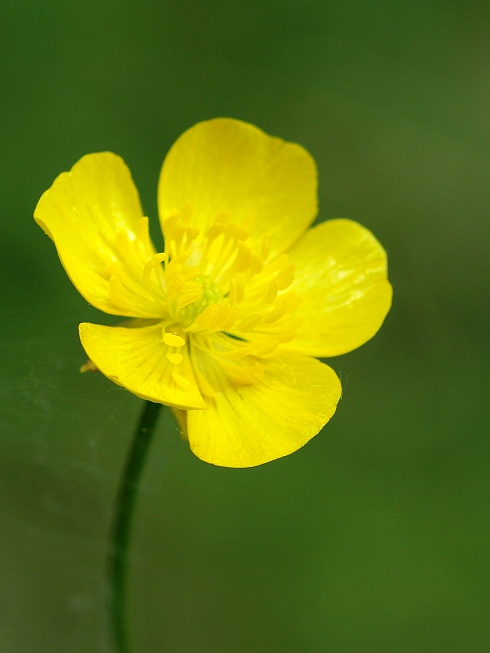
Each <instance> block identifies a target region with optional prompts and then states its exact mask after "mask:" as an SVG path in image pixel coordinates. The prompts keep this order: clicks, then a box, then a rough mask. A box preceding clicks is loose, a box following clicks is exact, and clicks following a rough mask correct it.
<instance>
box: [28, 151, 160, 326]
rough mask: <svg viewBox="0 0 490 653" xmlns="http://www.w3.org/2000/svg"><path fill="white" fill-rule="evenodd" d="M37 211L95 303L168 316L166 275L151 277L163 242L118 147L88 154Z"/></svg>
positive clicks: (138, 313)
mask: <svg viewBox="0 0 490 653" xmlns="http://www.w3.org/2000/svg"><path fill="white" fill-rule="evenodd" d="M34 217H35V219H36V222H37V223H38V224H39V225H40V226H41V228H42V229H44V231H45V232H46V233H47V234H48V235H49V236H50V237H51V238H52V240H53V241H54V243H55V245H56V249H57V250H58V255H59V257H60V259H61V262H62V263H63V266H64V267H65V269H66V271H67V273H68V276H69V277H70V279H71V280H72V282H73V283H74V285H75V286H76V288H77V289H78V291H79V292H80V293H81V294H82V295H83V296H84V297H85V299H86V300H87V301H88V302H90V303H91V304H93V305H94V306H96V307H97V308H99V309H101V310H102V311H105V312H106V313H112V314H115V315H127V316H129V317H145V318H152V317H162V306H163V305H164V296H163V295H162V291H161V285H160V283H159V279H158V278H157V277H156V276H155V275H152V277H151V279H150V280H149V281H148V279H147V280H146V281H145V279H144V277H143V270H144V268H145V264H146V262H147V261H148V259H149V258H150V257H151V256H153V255H154V254H155V249H154V247H153V245H152V243H151V240H150V237H149V234H148V225H147V219H146V218H143V213H142V210H141V205H140V200H139V196H138V191H137V190H136V187H135V185H134V183H133V180H132V178H131V173H130V172H129V170H128V168H127V167H126V165H125V163H124V162H123V160H122V159H121V158H120V157H118V156H116V155H115V154H112V153H111V152H101V153H98V154H88V155H86V156H84V157H83V158H82V159H80V161H78V163H76V164H75V165H74V166H73V168H72V169H71V171H70V172H64V173H62V174H61V175H59V177H57V179H56V180H55V181H54V183H53V185H52V186H51V188H49V189H48V190H47V191H46V192H45V193H44V194H43V196H42V197H41V199H40V200H39V202H38V205H37V207H36V210H35V213H34ZM147 277H148V275H147ZM111 279H112V281H111Z"/></svg>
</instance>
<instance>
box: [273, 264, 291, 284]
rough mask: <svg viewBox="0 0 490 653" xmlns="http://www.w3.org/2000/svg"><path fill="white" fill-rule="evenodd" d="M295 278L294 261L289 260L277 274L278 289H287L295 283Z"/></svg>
mask: <svg viewBox="0 0 490 653" xmlns="http://www.w3.org/2000/svg"><path fill="white" fill-rule="evenodd" d="M293 280H294V263H292V262H289V263H288V264H287V265H286V266H285V267H284V268H283V269H282V270H281V271H280V272H278V274H277V275H276V283H277V289H278V290H285V289H286V288H287V287H288V286H290V285H291V284H292V283H293Z"/></svg>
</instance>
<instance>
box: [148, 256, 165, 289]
mask: <svg viewBox="0 0 490 653" xmlns="http://www.w3.org/2000/svg"><path fill="white" fill-rule="evenodd" d="M167 259H168V256H167V255H166V254H165V253H161V254H155V255H154V256H152V257H151V258H150V259H149V261H147V263H146V265H145V267H144V268H143V279H144V280H145V283H146V284H148V283H150V277H151V273H152V272H153V269H154V268H155V267H156V266H157V265H159V264H160V263H163V261H166V260H167Z"/></svg>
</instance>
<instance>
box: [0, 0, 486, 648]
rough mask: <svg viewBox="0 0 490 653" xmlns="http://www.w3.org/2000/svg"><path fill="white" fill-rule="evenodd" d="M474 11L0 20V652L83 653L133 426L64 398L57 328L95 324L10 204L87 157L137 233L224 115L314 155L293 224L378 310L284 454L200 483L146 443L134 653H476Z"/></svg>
mask: <svg viewBox="0 0 490 653" xmlns="http://www.w3.org/2000/svg"><path fill="white" fill-rule="evenodd" d="M489 14H490V10H489V6H488V5H484V4H482V3H480V2H477V1H476V0H449V1H448V0H409V1H405V2H400V3H394V2H386V1H382V0H373V1H371V2H368V1H366V0H364V1H363V0H361V1H357V2H354V1H353V0H332V1H324V0H311V1H305V0H303V1H300V0H281V1H279V0H271V1H264V0H263V1H262V2H259V1H253V0H241V1H237V0H207V1H206V2H199V1H198V0H162V1H156V0H154V1H151V0H142V1H140V2H135V1H133V2H128V1H123V2H116V1H115V0H97V1H95V0H88V1H86V2H83V3H80V2H72V1H70V0H68V1H67V0H65V1H63V2H61V1H60V0H52V1H51V0H50V1H49V2H37V1H34V0H31V1H27V0H18V1H17V2H15V3H14V2H7V1H6V0H3V2H1V4H0V44H1V45H0V62H1V63H0V66H1V78H0V92H1V99H0V119H1V131H2V139H1V140H2V146H1V148H0V160H1V176H0V184H1V211H0V221H1V222H0V224H1V235H0V248H1V254H0V266H1V268H2V273H1V274H2V276H1V280H2V281H1V284H0V301H1V307H2V309H1V310H2V313H1V315H2V318H1V322H0V349H1V356H2V359H1V360H2V364H1V367H0V400H1V412H0V432H1V439H0V447H1V476H0V521H1V524H0V649H1V650H2V651H5V652H7V651H8V652H9V653H72V652H73V653H82V652H88V651H90V652H91V653H102V652H109V651H110V646H109V641H108V635H107V626H106V621H105V612H104V592H105V580H104V571H105V552H106V536H107V530H108V527H109V523H110V518H111V511H112V501H113V497H114V493H115V490H116V486H117V482H118V479H119V476H120V473H121V468H122V465H123V461H124V458H125V455H126V452H127V449H128V445H129V442H130V438H131V432H132V429H133V424H134V423H135V421H136V419H137V416H138V414H139V411H140V407H141V401H140V400H139V399H137V398H136V397H134V396H132V395H130V394H129V393H127V392H126V391H125V390H123V389H121V388H119V387H116V386H115V385H113V384H111V383H110V382H109V381H107V380H106V379H105V378H104V377H102V376H101V375H90V374H86V375H80V374H79V372H78V369H79V366H80V365H81V364H82V363H83V362H84V360H85V359H84V354H83V351H82V348H81V346H80V344H79V341H78V335H77V324H78V323H79V322H80V321H85V320H88V321H93V322H101V323H106V324H107V323H108V318H107V317H106V316H104V315H102V314H100V313H99V312H98V311H96V310H95V309H93V308H91V307H90V306H88V305H87V304H86V302H85V301H84V300H83V299H82V298H81V297H80V296H79V295H78V293H77V292H76V290H75V289H74V288H73V287H72V286H71V284H70V282H69V280H68V278H67V277H66V275H65V273H64V271H63V270H62V268H61V265H60V263H59V261H58V259H57V256H56V254H55V250H54V247H53V245H52V243H51V242H50V241H49V239H48V238H47V237H46V236H44V235H43V234H42V232H41V230H40V229H39V228H38V227H37V226H36V225H35V223H34V221H33V220H32V217H31V216H32V212H33V209H34V206H35V204H36V202H37V200H38V198H39V197H40V195H41V193H42V192H43V191H44V190H45V189H46V188H48V186H50V185H51V183H52V181H53V179H54V178H55V176H56V175H58V174H59V173H60V172H61V171H63V170H67V169H69V168H70V167H71V166H72V165H73V164H74V163H75V161H77V160H78V159H79V158H80V157H81V156H82V155H83V154H85V153H87V152H92V151H100V150H106V149H108V150H112V151H114V152H117V153H118V154H120V155H122V156H123V157H124V159H125V160H126V162H127V163H128V165H129V166H130V168H131V170H132V172H133V175H134V178H135V181H136V183H137V186H138V188H139V190H140V193H141V196H142V201H143V206H144V208H145V211H146V212H147V214H148V215H150V217H151V219H152V220H153V226H152V228H153V232H154V233H155V235H157V234H158V227H157V213H156V184H157V179H158V174H159V170H160V166H161V163H162V160H163V157H164V155H165V153H166V151H167V150H168V148H169V147H170V145H171V144H172V142H173V141H174V140H175V139H176V138H177V136H178V135H179V134H180V133H181V132H183V131H184V130H185V129H186V128H188V127H189V126H191V125H192V124H194V123H195V122H197V121H199V120H202V119H206V118H211V117H215V116H223V115H224V116H232V117H235V118H241V119H243V120H246V121H250V122H252V123H254V124H256V125H258V126H259V127H261V128H262V129H264V130H265V131H267V132H268V133H271V134H274V135H277V136H281V137H283V138H285V139H287V140H292V141H297V142H300V143H301V144H303V145H304V146H305V147H306V148H307V149H308V150H309V151H310V152H311V153H312V154H313V156H314V157H315V159H316V161H317V163H318V167H319V174H320V216H319V219H320V220H324V219H327V218H330V217H339V216H341V217H351V218H353V219H356V220H358V221H359V222H361V223H362V224H364V225H366V226H367V227H369V228H370V229H371V230H372V231H373V232H374V233H375V234H376V236H377V237H378V238H379V240H380V241H381V242H382V243H383V245H384V246H385V247H386V249H387V251H388V255H389V262H390V277H391V280H392V282H393V285H394V289H395V300H394V306H393V309H392V311H391V313H390V315H389V316H388V319H387V321H386V323H385V325H384V326H383V328H382V330H381V331H380V333H379V334H378V335H377V336H376V338H375V339H374V340H372V341H371V342H369V343H368V344H367V345H365V346H364V347H362V348H361V349H359V350H358V351H355V352H353V353H351V354H348V355H346V356H344V357H341V358H337V359H334V360H332V361H330V363H331V364H332V365H333V367H334V368H335V369H336V370H337V372H338V373H339V374H340V375H341V377H342V381H343V385H344V395H343V399H342V401H341V403H340V405H339V409H338V411H337V414H336V415H335V417H334V418H333V420H332V421H331V422H330V423H329V424H328V425H327V426H326V428H325V429H324V430H323V431H322V432H321V433H320V434H319V435H318V436H317V437H316V438H315V439H314V440H313V441H312V442H311V443H310V444H308V445H307V446H306V447H304V448H303V449H302V450H300V451H299V452H298V453H296V454H294V455H292V456H290V457H287V458H284V459H282V460H278V461H276V462H274V463H270V464H267V465H264V466H262V467H259V468H255V469H250V470H228V469H220V468H216V467H212V466H210V465H206V464H205V463H202V462H200V461H199V460H197V459H196V458H195V457H194V456H193V455H192V454H191V453H190V452H189V450H188V447H187V445H186V444H185V443H182V442H181V441H180V440H179V438H178V436H177V434H176V431H175V427H174V425H173V423H172V421H171V420H170V418H168V417H165V419H164V420H162V421H161V423H160V424H159V428H158V434H157V437H156V440H155V443H154V446H153V448H152V450H151V456H150V460H149V463H148V467H147V469H146V473H145V478H144V483H143V488H142V492H141V495H140V500H139V504H138V511H137V517H136V524H135V530H134V541H133V548H132V557H131V589H130V591H131V620H132V624H133V628H134V636H135V649H134V651H135V653H140V652H141V653H143V652H149V651H151V652H152V653H159V652H162V653H163V652H170V653H201V652H202V653H206V652H210V653H229V652H233V653H249V652H252V651H253V652H257V653H269V652H271V651H281V652H282V653H323V652H329V653H351V652H352V653H353V652H356V653H364V652H366V653H367V652H371V651H372V652H374V653H385V652H386V653H394V652H396V653H425V652H426V653H437V652H439V651H440V652H444V653H453V652H454V653H473V652H474V653H482V652H483V651H486V650H490V620H489V612H490V569H489V557H490V547H489V536H490V515H489V498H490V474H489V471H490V441H489V433H490V428H489V426H490V425H489V418H488V414H489V410H488V403H489V401H488V392H489V383H488V360H489V343H488V318H489V315H490V305H489V276H490V275H489V272H490V270H489V248H490V229H489V218H488V207H489V204H490V190H489V183H488V182H489V167H490V166H489V161H488V146H489V140H490V138H489V105H490V73H489V71H490V46H489V43H490V27H489V25H490V23H489V19H490V15H489ZM156 238H158V237H157V236H156Z"/></svg>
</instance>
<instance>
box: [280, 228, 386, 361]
mask: <svg viewBox="0 0 490 653" xmlns="http://www.w3.org/2000/svg"><path fill="white" fill-rule="evenodd" d="M288 254H289V255H290V257H291V259H292V260H293V261H294V263H295V265H296V273H295V278H294V282H293V284H292V286H291V288H292V289H293V290H294V291H296V292H297V294H298V296H299V297H300V298H301V300H302V303H301V305H300V308H299V313H300V315H301V318H302V319H303V322H302V324H301V326H300V327H299V329H298V332H297V335H296V338H295V339H294V340H293V341H291V343H289V344H288V347H289V348H290V349H292V350H294V351H297V352H301V353H303V354H308V355H310V356H317V357H329V356H339V355H340V354H345V353H346V352H348V351H351V350H352V349H355V348H356V347H359V346H360V345H362V344H363V343H365V342H366V341H367V340H369V339H370V338H372V337H373V336H374V334H375V333H376V332H377V331H378V329H379V328H380V326H381V324H382V323H383V320H384V318H385V316H386V314H387V312H388V311H389V309H390V306H391V297H392V288H391V285H390V283H389V281H388V280H387V261H386V252H385V251H384V249H383V247H382V246H381V245H380V243H379V242H378V241H377V240H376V238H375V237H374V236H373V234H372V233H371V232H370V231H368V230H367V229H365V228H364V227H362V226H361V225H360V224H358V223H357V222H353V221H352V220H344V219H339V220H329V221H327V222H324V223H322V224H320V225H318V226H316V227H314V228H313V229H310V230H309V231H307V232H306V234H305V235H304V236H303V238H301V240H300V241H299V242H298V243H297V244H296V245H295V246H294V247H293V248H292V249H291V250H290V252H288Z"/></svg>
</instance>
